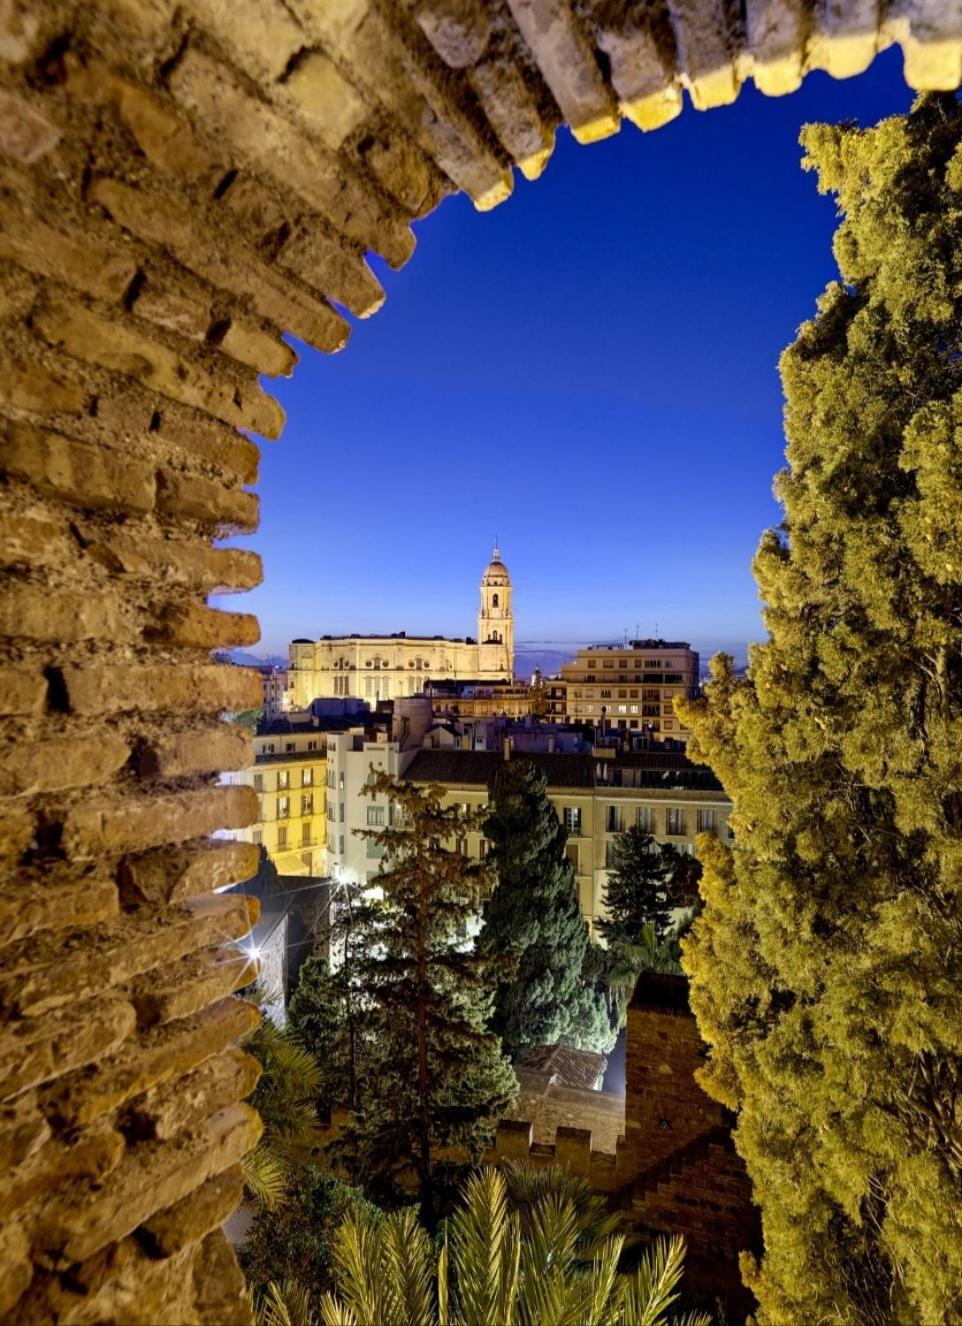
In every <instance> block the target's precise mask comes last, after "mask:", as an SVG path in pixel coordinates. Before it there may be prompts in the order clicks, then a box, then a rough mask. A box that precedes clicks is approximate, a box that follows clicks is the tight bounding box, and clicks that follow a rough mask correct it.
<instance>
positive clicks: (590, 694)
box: [544, 640, 698, 741]
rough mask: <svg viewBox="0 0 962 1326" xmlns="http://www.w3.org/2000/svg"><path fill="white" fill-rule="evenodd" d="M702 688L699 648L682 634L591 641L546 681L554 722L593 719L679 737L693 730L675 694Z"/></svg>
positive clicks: (616, 726)
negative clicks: (612, 642) (677, 707)
mask: <svg viewBox="0 0 962 1326" xmlns="http://www.w3.org/2000/svg"><path fill="white" fill-rule="evenodd" d="M697 690H698V652H697V650H694V649H692V647H691V645H690V644H688V643H687V642H685V641H678V640H675V641H673V640H630V641H628V643H627V644H626V645H589V646H588V647H587V648H585V649H579V650H578V654H577V657H576V658H575V660H574V662H572V663H565V664H563V665H562V668H561V673H560V675H559V676H558V677H554V678H551V679H550V680H548V681H546V682H545V683H544V692H545V699H546V702H547V717H548V719H549V720H550V721H551V722H555V723H571V722H574V723H592V724H594V725H595V726H596V727H607V728H614V729H624V730H626V731H638V732H646V733H648V734H649V735H651V736H654V737H673V738H674V739H675V740H679V741H686V740H687V739H688V736H689V732H688V729H687V728H686V727H685V725H684V723H682V721H681V719H679V718H678V716H677V715H676V714H675V710H674V700H675V698H676V697H687V696H693V695H695V694H696V692H697Z"/></svg>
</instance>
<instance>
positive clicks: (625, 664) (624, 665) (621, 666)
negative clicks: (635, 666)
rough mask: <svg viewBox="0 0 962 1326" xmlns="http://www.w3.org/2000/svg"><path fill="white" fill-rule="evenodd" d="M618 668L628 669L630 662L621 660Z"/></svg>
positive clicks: (624, 659)
mask: <svg viewBox="0 0 962 1326" xmlns="http://www.w3.org/2000/svg"><path fill="white" fill-rule="evenodd" d="M618 666H619V668H626V667H627V666H628V660H627V659H626V658H619V660H618Z"/></svg>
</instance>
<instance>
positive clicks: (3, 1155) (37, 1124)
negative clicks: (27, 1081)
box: [0, 1091, 51, 1172]
mask: <svg viewBox="0 0 962 1326" xmlns="http://www.w3.org/2000/svg"><path fill="white" fill-rule="evenodd" d="M50 1136H51V1133H50V1125H49V1124H48V1123H47V1120H46V1119H45V1118H44V1116H43V1114H42V1113H41V1112H40V1109H39V1107H38V1105H37V1096H36V1092H33V1091H31V1092H27V1093H26V1094H24V1095H21V1096H18V1097H17V1098H16V1100H12V1101H8V1102H7V1103H6V1104H4V1105H0V1169H3V1170H4V1172H6V1171H7V1170H10V1169H12V1168H13V1167H14V1165H22V1164H24V1163H25V1162H26V1161H28V1160H29V1159H30V1157H31V1156H32V1155H33V1154H34V1152H35V1151H37V1150H39V1148H40V1147H41V1146H43V1144H44V1142H46V1141H48V1140H49V1138H50Z"/></svg>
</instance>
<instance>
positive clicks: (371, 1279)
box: [261, 1169, 708, 1326]
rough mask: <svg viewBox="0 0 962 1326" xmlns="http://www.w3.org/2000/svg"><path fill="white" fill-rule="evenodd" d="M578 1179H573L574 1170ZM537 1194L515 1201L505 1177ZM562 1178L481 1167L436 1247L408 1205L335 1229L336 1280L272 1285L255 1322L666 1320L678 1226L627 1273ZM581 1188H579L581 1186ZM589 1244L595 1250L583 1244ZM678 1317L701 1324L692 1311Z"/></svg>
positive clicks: (599, 1223)
mask: <svg viewBox="0 0 962 1326" xmlns="http://www.w3.org/2000/svg"><path fill="white" fill-rule="evenodd" d="M574 1182H577V1181H574ZM511 1184H513V1185H514V1190H515V1192H516V1193H519V1192H520V1191H521V1189H522V1188H524V1190H525V1191H526V1192H529V1193H533V1194H535V1197H536V1200H535V1201H534V1203H533V1204H532V1205H530V1206H528V1207H525V1208H523V1210H512V1209H511V1199H510V1195H509V1185H511ZM559 1188H560V1189H563V1184H560V1183H559V1180H558V1179H557V1178H554V1179H550V1180H547V1181H545V1183H544V1191H543V1192H542V1194H541V1195H540V1196H538V1195H537V1191H538V1184H537V1181H532V1183H531V1184H530V1186H529V1185H528V1181H527V1180H521V1179H519V1176H518V1173H517V1170H515V1171H514V1172H513V1173H512V1175H511V1176H510V1178H509V1180H508V1181H506V1179H505V1177H504V1175H503V1174H502V1173H501V1172H500V1171H499V1170H497V1169H485V1170H481V1171H479V1172H478V1173H476V1174H475V1175H473V1176H472V1177H471V1178H470V1179H469V1180H468V1182H467V1184H466V1185H465V1188H464V1205H463V1207H462V1209H461V1210H459V1211H458V1212H457V1213H456V1214H455V1215H454V1216H453V1217H452V1219H451V1220H450V1222H449V1223H448V1227H447V1231H446V1233H445V1236H444V1242H443V1246H442V1248H441V1252H440V1254H438V1252H437V1248H436V1245H435V1244H434V1243H433V1242H432V1240H431V1238H430V1236H429V1234H428V1233H427V1231H426V1230H425V1229H424V1228H423V1226H422V1225H420V1224H419V1223H418V1219H417V1216H416V1214H415V1211H414V1209H413V1208H412V1207H406V1208H405V1209H403V1210H400V1211H395V1212H393V1213H392V1214H391V1215H390V1216H388V1218H387V1219H386V1220H385V1221H383V1222H381V1223H379V1224H375V1223H374V1222H372V1221H369V1220H366V1219H360V1220H355V1219H351V1220H348V1221H346V1222H345V1223H344V1224H343V1225H342V1226H341V1228H340V1229H339V1230H338V1232H337V1234H336V1235H335V1240H334V1255H333V1265H334V1278H335V1282H336V1284H337V1292H336V1293H334V1294H326V1295H325V1296H324V1298H323V1299H322V1301H321V1303H320V1305H319V1309H318V1310H317V1311H316V1312H315V1311H312V1309H311V1307H310V1305H309V1304H308V1303H307V1302H306V1301H305V1299H304V1296H303V1295H299V1294H298V1293H297V1291H296V1288H294V1287H291V1286H288V1287H286V1288H284V1287H278V1286H272V1287H271V1291H270V1293H269V1295H268V1296H267V1299H266V1301H265V1304H264V1306H263V1308H262V1312H261V1323H262V1326H368V1324H369V1323H372V1322H376V1323H377V1326H665V1323H666V1322H667V1312H668V1309H669V1307H670V1306H671V1304H672V1303H673V1302H674V1301H675V1300H676V1298H677V1293H676V1290H677V1288H678V1284H679V1281H680V1280H681V1275H682V1266H683V1260H684V1242H683V1240H681V1239H680V1238H675V1239H672V1240H671V1241H670V1242H665V1241H659V1242H658V1243H657V1244H656V1245H655V1247H654V1248H653V1249H652V1250H651V1251H650V1252H648V1253H646V1254H645V1255H644V1256H643V1257H642V1259H641V1264H640V1266H639V1267H638V1269H637V1270H636V1271H635V1272H634V1273H633V1274H631V1275H620V1274H619V1273H618V1260H619V1258H620V1256H621V1251H622V1248H623V1246H624V1236H623V1235H622V1234H607V1235H606V1236H605V1235H602V1234H601V1231H602V1229H603V1228H604V1226H605V1221H604V1220H603V1219H601V1218H600V1210H599V1208H597V1207H596V1206H594V1205H593V1204H589V1205H587V1206H586V1204H585V1203H584V1202H583V1201H580V1200H575V1199H573V1197H572V1195H571V1194H570V1193H569V1194H564V1193H563V1191H559ZM584 1196H585V1194H584V1192H581V1191H580V1190H579V1198H583V1197H584ZM589 1245H592V1251H591V1255H590V1260H588V1261H584V1260H582V1258H581V1256H580V1255H579V1252H583V1251H584V1250H585V1248H586V1246H589ZM677 1326H708V1318H707V1317H705V1316H689V1317H687V1318H686V1319H685V1322H684V1323H681V1322H679V1323H677Z"/></svg>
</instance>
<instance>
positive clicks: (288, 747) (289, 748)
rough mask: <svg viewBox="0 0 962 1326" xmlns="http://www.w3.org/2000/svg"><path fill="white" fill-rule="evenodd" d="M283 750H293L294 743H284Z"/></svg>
mask: <svg viewBox="0 0 962 1326" xmlns="http://www.w3.org/2000/svg"><path fill="white" fill-rule="evenodd" d="M284 749H285V750H293V749H294V743H293V741H285V743H284Z"/></svg>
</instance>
